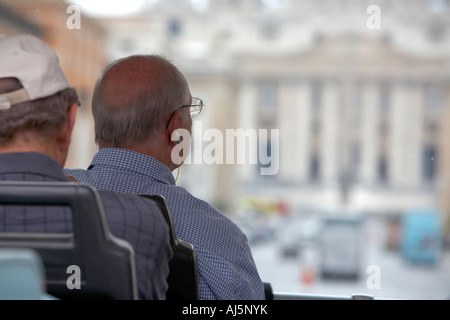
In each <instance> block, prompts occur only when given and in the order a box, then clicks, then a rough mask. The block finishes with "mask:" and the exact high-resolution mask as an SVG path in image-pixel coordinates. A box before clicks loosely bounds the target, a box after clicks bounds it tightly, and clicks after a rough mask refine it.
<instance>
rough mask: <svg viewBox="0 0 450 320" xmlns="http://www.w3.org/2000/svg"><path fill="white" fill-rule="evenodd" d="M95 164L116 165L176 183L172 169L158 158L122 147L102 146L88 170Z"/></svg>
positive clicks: (101, 165) (161, 180) (165, 181)
mask: <svg viewBox="0 0 450 320" xmlns="http://www.w3.org/2000/svg"><path fill="white" fill-rule="evenodd" d="M95 166H99V167H105V166H107V167H114V168H119V169H122V170H124V171H128V172H130V173H132V172H134V173H136V174H139V175H145V176H147V177H148V178H150V179H154V180H158V181H160V182H162V183H165V184H173V185H175V178H174V176H173V174H172V172H171V171H170V169H169V168H168V167H167V166H166V165H164V164H162V163H161V162H159V161H158V160H157V159H155V158H153V157H151V156H148V155H146V154H143V153H139V152H136V151H131V150H127V149H120V148H102V149H100V150H99V151H98V152H97V154H96V155H95V156H94V158H93V159H92V162H91V164H90V165H89V167H88V170H91V169H93V168H94V167H95Z"/></svg>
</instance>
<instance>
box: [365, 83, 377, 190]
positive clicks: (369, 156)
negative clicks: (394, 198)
mask: <svg viewBox="0 0 450 320" xmlns="http://www.w3.org/2000/svg"><path fill="white" fill-rule="evenodd" d="M361 108H362V111H361V127H360V128H361V143H360V150H361V180H362V181H363V182H364V183H367V184H369V185H373V184H375V183H376V182H377V159H378V140H379V132H378V121H377V120H378V87H377V86H376V85H375V84H374V83H368V84H364V85H363V86H362V90H361Z"/></svg>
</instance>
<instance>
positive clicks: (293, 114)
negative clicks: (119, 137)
mask: <svg viewBox="0 0 450 320" xmlns="http://www.w3.org/2000/svg"><path fill="white" fill-rule="evenodd" d="M370 5H376V6H378V8H379V9H380V26H379V28H370V27H369V23H368V20H369V18H371V13H370V12H368V11H367V9H368V7H369V6H370ZM449 14H450V3H449V1H446V0H439V1H438V0H434V1H431V0H430V1H423V0H415V1H351V0H347V1H344V0H343V1H329V0H321V1H311V0H305V1H292V0H291V1H289V0H285V1H269V0H267V1H252V0H247V1H221V0H210V1H188V0H186V1H174V0H172V1H170V0H169V1H152V2H151V4H149V5H148V6H147V7H145V8H143V10H142V11H141V12H140V13H139V14H138V15H136V16H135V17H133V19H130V18H128V19H120V20H117V19H114V20H106V21H105V22H106V24H105V25H108V31H109V35H110V42H109V46H108V54H109V58H110V59H116V58H119V57H122V56H125V55H129V54H133V53H158V54H162V55H165V56H167V57H168V58H169V59H171V60H172V61H173V62H174V63H175V64H177V65H178V66H179V67H180V68H181V69H182V70H183V72H184V73H185V74H186V75H187V77H188V78H189V82H190V85H191V91H192V92H193V94H194V95H198V96H199V97H201V98H203V99H204V100H205V103H206V108H205V109H204V113H203V114H202V115H201V116H200V118H199V120H201V121H202V128H203V132H204V131H205V129H206V128H218V129H220V130H223V132H225V129H226V128H245V129H249V128H250V129H251V128H256V129H258V128H267V129H271V128H278V129H279V130H280V139H279V150H280V154H279V162H280V163H279V172H278V174H276V175H273V176H261V175H260V174H259V166H258V165H235V166H229V165H226V164H223V165H202V166H200V165H189V166H184V167H182V173H181V178H180V180H181V183H182V184H184V185H186V186H187V187H188V188H189V189H190V190H194V192H195V193H196V194H198V195H199V196H201V197H204V198H208V199H209V200H213V199H221V200H222V201H223V202H228V203H230V201H229V200H230V199H234V198H235V196H238V195H243V194H244V195H245V194H250V195H262V196H265V197H274V198H277V199H279V198H282V199H285V200H287V201H288V202H290V203H291V204H292V205H293V207H294V208H295V207H298V208H304V209H305V208H318V207H319V208H323V207H336V206H351V207H353V208H356V209H359V210H363V211H366V212H376V213H400V212H402V211H404V210H405V209H407V208H410V207H439V208H443V207H442V204H443V203H446V201H443V200H442V199H444V198H445V197H443V194H445V191H443V190H444V187H445V186H446V185H448V182H447V181H446V179H445V178H444V177H446V176H447V175H448V172H449V171H450V168H449V165H450V162H449V161H446V162H444V161H445V158H444V154H445V152H446V151H445V148H447V147H446V139H445V132H446V131H445V129H444V128H445V127H446V126H448V125H446V124H447V123H448V122H447V121H449V120H450V119H448V117H443V115H444V110H445V109H446V107H445V104H444V101H447V100H445V95H444V90H443V86H442V84H443V81H444V79H445V77H446V75H447V77H448V73H449V57H450V21H449V19H448V16H449ZM447 108H448V107H447ZM197 133H198V132H197ZM195 134H196V132H194V138H195ZM447 136H448V134H447ZM203 142H204V143H203V147H205V145H207V144H208V141H203ZM270 143H271V144H275V143H278V141H271V142H270ZM272 149H274V148H272ZM445 206H446V207H448V205H447V204H446V205H445ZM443 209H444V211H448V209H445V208H443Z"/></svg>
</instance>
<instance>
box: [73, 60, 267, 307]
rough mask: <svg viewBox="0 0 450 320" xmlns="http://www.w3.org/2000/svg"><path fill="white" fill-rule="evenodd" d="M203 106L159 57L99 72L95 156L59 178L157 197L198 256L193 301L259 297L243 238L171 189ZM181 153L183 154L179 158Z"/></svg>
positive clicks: (211, 210)
mask: <svg viewBox="0 0 450 320" xmlns="http://www.w3.org/2000/svg"><path fill="white" fill-rule="evenodd" d="M202 107H203V102H202V101H201V100H200V99H198V98H193V97H192V96H191V93H190V90H189V86H188V84H187V82H186V79H185V77H184V76H183V74H182V73H181V72H180V71H179V70H178V69H177V68H176V67H175V66H174V65H173V64H171V63H170V62H169V61H167V60H166V59H164V58H162V57H159V56H147V55H137V56H130V57H127V58H124V59H121V60H118V61H115V62H113V63H112V64H110V65H109V66H107V67H106V68H105V70H104V71H103V73H102V75H101V76H100V78H99V80H98V81H97V84H96V86H95V89H94V95H93V99H92V113H93V116H94V122H95V140H96V142H97V143H98V145H99V152H98V153H97V154H96V155H95V156H94V158H93V160H92V162H91V164H90V166H89V167H88V168H87V170H80V169H66V171H65V172H66V174H69V175H72V176H74V177H75V178H76V179H77V180H78V181H80V182H84V183H88V184H91V185H93V186H95V187H97V188H98V189H100V190H113V191H118V192H123V193H138V194H160V195H162V196H164V197H165V198H166V200H167V203H168V206H169V209H170V211H171V213H172V216H173V223H174V227H175V231H176V233H177V235H178V236H179V238H180V239H182V240H184V241H186V242H189V243H191V244H192V245H193V246H194V248H195V250H196V252H197V259H198V268H199V270H198V273H199V283H198V287H199V298H200V299H209V300H212V299H220V300H230V299H264V298H265V295H264V286H263V283H262V282H261V279H260V277H259V275H258V271H257V268H256V266H255V263H254V260H253V257H252V254H251V251H250V248H249V246H248V243H247V238H246V236H245V235H244V233H243V232H242V231H241V230H240V229H239V228H238V227H237V226H236V225H235V224H234V223H233V222H232V221H231V220H230V219H228V218H227V217H226V216H224V215H223V214H222V213H221V212H219V211H218V210H217V209H215V208H214V207H212V206H211V205H209V204H208V203H206V202H205V201H202V200H200V199H198V198H196V197H194V196H193V195H191V194H190V193H189V192H187V191H186V190H185V189H183V188H181V187H179V186H176V181H175V179H174V176H173V174H172V171H173V170H174V169H176V168H177V167H179V165H180V164H181V162H182V159H181V160H180V159H179V158H178V152H176V153H175V154H177V155H176V156H174V157H173V158H174V159H172V153H173V150H174V148H176V146H177V145H178V143H187V141H186V140H184V139H186V135H185V134H183V133H186V132H187V133H190V132H191V125H192V119H191V117H192V116H195V115H197V114H198V113H200V111H201V109H202ZM181 156H182V157H185V156H186V150H183V152H182V154H180V157H181Z"/></svg>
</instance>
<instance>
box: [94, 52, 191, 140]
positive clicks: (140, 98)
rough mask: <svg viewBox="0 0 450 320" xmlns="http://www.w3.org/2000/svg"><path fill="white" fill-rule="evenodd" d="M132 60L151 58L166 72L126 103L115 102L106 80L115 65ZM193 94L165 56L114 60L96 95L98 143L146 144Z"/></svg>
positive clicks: (136, 91) (147, 59)
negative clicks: (104, 87) (108, 94)
mask: <svg viewBox="0 0 450 320" xmlns="http://www.w3.org/2000/svg"><path fill="white" fill-rule="evenodd" d="M131 59H141V60H143V61H144V62H146V61H151V62H152V63H155V65H156V68H163V70H164V72H163V73H161V74H160V75H159V76H157V77H154V78H152V81H149V82H147V83H142V85H139V88H138V89H137V90H135V91H133V93H130V95H129V96H128V97H127V105H126V106H124V105H114V99H113V98H112V100H111V97H105V96H104V93H102V80H103V78H104V76H105V75H106V74H107V73H108V71H110V70H111V69H112V68H114V66H116V65H118V64H120V63H122V62H125V63H126V62H127V61H129V60H131ZM189 95H190V92H189V87H188V84H187V82H186V79H185V78H184V76H183V74H182V73H181V72H180V71H179V70H178V69H177V68H176V67H175V66H174V65H173V64H172V63H171V62H169V61H168V60H166V59H165V58H162V57H160V56H153V55H133V56H129V57H126V58H122V59H119V60H117V61H114V62H113V63H111V64H109V65H108V66H106V68H105V69H104V70H103V72H102V74H101V76H100V77H99V79H98V80H97V83H96V85H95V88H94V93H93V96H92V115H93V117H94V123H95V142H96V143H97V144H99V145H105V146H110V147H125V146H130V145H133V144H134V145H136V144H139V143H142V142H144V141H146V140H147V139H148V138H150V137H151V136H152V135H154V134H155V133H157V132H158V130H161V129H162V128H165V125H166V122H167V121H168V120H169V119H168V118H169V116H170V114H171V113H172V111H173V110H175V108H177V107H179V106H180V105H182V104H183V103H185V101H186V99H187V97H188V96H189ZM108 98H109V99H108ZM108 101H109V102H108Z"/></svg>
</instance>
